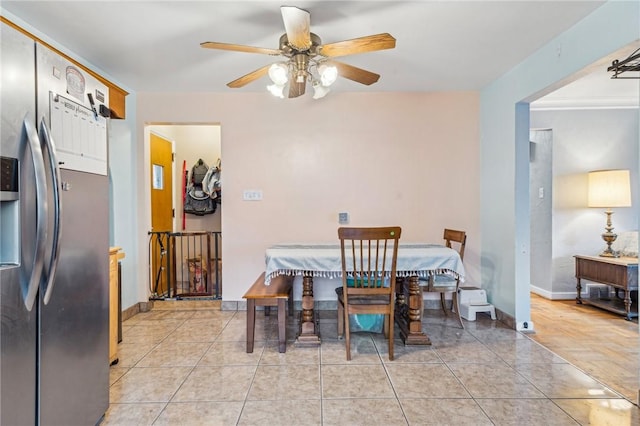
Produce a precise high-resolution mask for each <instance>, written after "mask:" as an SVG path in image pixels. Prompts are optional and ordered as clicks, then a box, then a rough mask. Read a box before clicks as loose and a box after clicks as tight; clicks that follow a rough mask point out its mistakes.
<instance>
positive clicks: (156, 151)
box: [150, 133, 174, 295]
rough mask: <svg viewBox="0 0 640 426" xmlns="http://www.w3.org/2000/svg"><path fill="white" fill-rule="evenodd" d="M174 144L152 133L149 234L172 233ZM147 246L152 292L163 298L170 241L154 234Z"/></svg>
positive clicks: (164, 235) (161, 235) (165, 288)
mask: <svg viewBox="0 0 640 426" xmlns="http://www.w3.org/2000/svg"><path fill="white" fill-rule="evenodd" d="M172 148H173V144H172V143H171V141H169V140H167V139H164V138H162V137H161V136H158V135H156V134H154V133H151V138H150V151H151V153H150V154H151V155H150V162H151V164H150V166H151V167H150V169H151V176H150V179H151V230H152V231H153V232H173V212H174V208H173V152H172V151H173V149H172ZM154 238H155V241H154V240H152V243H151V245H150V250H151V251H152V253H151V259H152V265H151V272H152V274H153V276H152V280H153V288H152V292H153V293H157V295H162V294H164V293H166V292H167V288H168V287H167V274H166V272H167V265H168V264H169V259H167V253H168V249H169V247H168V245H169V239H168V238H167V234H154Z"/></svg>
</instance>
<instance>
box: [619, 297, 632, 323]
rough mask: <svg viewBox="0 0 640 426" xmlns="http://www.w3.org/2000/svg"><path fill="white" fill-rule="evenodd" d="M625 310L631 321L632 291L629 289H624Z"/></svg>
mask: <svg viewBox="0 0 640 426" xmlns="http://www.w3.org/2000/svg"><path fill="white" fill-rule="evenodd" d="M616 296H617V292H616ZM624 310H625V311H626V313H627V314H626V317H625V319H626V320H627V321H631V292H630V291H627V290H624Z"/></svg>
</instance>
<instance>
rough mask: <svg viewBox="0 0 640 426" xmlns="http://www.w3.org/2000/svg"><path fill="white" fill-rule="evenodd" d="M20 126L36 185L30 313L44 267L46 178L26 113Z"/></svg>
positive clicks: (28, 298)
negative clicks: (31, 163) (24, 136)
mask: <svg viewBox="0 0 640 426" xmlns="http://www.w3.org/2000/svg"><path fill="white" fill-rule="evenodd" d="M22 124H23V126H24V130H25V132H26V134H27V140H28V141H29V148H30V150H31V160H32V161H33V170H34V174H35V183H36V185H35V186H36V206H37V210H36V241H35V249H34V253H33V265H32V268H31V276H30V277H29V284H28V285H27V289H26V294H25V296H24V304H25V306H26V308H27V310H29V311H31V309H33V305H34V303H35V301H36V296H37V294H38V288H39V286H40V279H41V278H42V269H43V267H44V253H45V245H46V241H47V219H48V217H47V216H48V206H47V176H46V172H45V168H44V158H43V156H42V148H41V147H40V140H39V139H38V134H37V133H36V129H35V126H34V125H33V124H32V122H31V120H30V117H29V114H28V113H27V115H25V117H24V120H23V121H22Z"/></svg>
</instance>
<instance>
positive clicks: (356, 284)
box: [336, 226, 401, 360]
mask: <svg viewBox="0 0 640 426" xmlns="http://www.w3.org/2000/svg"><path fill="white" fill-rule="evenodd" d="M400 233H401V228H400V227H399V226H392V227H378V228H345V227H343V228H339V229H338V238H339V239H340V250H341V257H342V287H339V288H337V289H336V293H337V294H338V334H339V335H342V334H344V335H345V344H346V349H347V360H350V359H351V335H350V330H349V315H352V314H383V315H384V318H385V319H384V334H385V337H387V339H388V340H389V360H393V329H394V325H393V323H394V321H393V314H394V308H395V294H396V291H395V287H396V262H397V259H398V241H399V240H400Z"/></svg>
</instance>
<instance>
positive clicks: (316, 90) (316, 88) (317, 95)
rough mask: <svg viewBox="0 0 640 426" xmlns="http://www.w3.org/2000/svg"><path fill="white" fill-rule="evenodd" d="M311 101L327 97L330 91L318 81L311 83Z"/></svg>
mask: <svg viewBox="0 0 640 426" xmlns="http://www.w3.org/2000/svg"><path fill="white" fill-rule="evenodd" d="M312 87H313V99H321V98H324V97H325V96H327V93H329V92H330V91H331V90H330V89H329V88H328V87H327V86H324V85H323V84H321V83H320V82H318V81H314V82H313V86H312Z"/></svg>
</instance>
